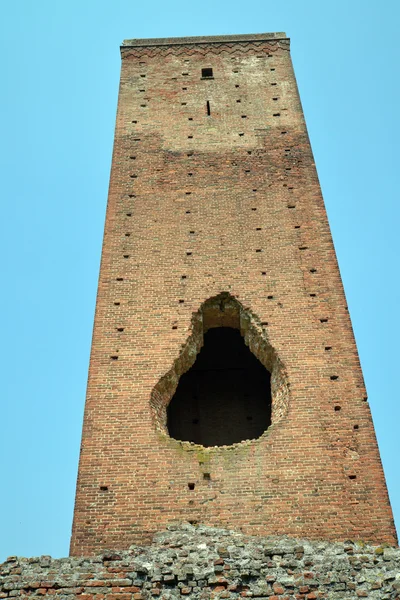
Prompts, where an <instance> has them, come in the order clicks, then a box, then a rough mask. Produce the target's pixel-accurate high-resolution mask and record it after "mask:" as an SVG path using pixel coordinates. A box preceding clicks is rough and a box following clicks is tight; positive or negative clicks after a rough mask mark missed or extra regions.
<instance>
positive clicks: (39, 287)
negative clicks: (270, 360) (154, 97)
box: [0, 0, 400, 560]
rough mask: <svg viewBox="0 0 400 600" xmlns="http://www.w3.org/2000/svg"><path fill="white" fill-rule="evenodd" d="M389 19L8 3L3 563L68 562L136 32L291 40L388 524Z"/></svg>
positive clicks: (394, 8) (288, 5)
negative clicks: (123, 102) (124, 85)
mask: <svg viewBox="0 0 400 600" xmlns="http://www.w3.org/2000/svg"><path fill="white" fill-rule="evenodd" d="M399 14H400V4H399V2H398V1H395V0H393V1H390V0H386V1H383V2H376V1H373V2H372V0H335V1H332V0H326V1H324V2H321V0H302V1H301V2H300V0H285V2H280V1H278V0H275V1H273V2H270V1H269V0H249V1H248V2H245V3H240V2H237V0H230V1H229V2H228V1H227V0H219V1H218V2H216V1H215V0H213V1H210V0H202V1H201V2H198V1H196V0H192V1H191V2H187V1H186V2H183V1H179V0H170V2H165V1H163V2H161V1H160V0H153V2H145V1H141V2H139V1H136V2H133V1H131V2H129V1H127V0H113V1H112V2H111V1H109V2H106V1H105V0H68V2H67V1H66V0H58V1H57V2H54V1H53V2H50V1H49V0H36V1H33V0H21V1H20V2H7V3H5V4H4V6H3V8H2V18H1V24H0V28H1V36H0V37H1V39H0V43H1V60H2V69H1V82H2V86H1V87H2V91H1V94H0V104H1V117H2V132H1V137H0V140H1V142H0V143H1V162H0V165H1V169H2V176H1V184H2V185H1V188H2V189H1V191H2V211H1V219H0V227H1V230H2V231H1V235H0V244H1V245H2V248H1V256H2V258H3V260H2V293H1V304H2V308H1V314H2V317H3V326H2V327H3V336H2V337H3V341H2V344H1V363H0V364H1V367H2V372H3V373H2V385H1V391H2V397H3V401H2V403H1V406H2V411H1V414H2V419H1V425H2V426H1V437H0V443H1V446H2V448H1V458H2V460H1V474H2V485H1V493H0V560H2V559H4V558H5V557H6V556H7V555H10V554H18V555H25V556H32V555H39V554H52V555H53V556H55V557H59V556H66V555H67V554H68V545H69V537H70V530H71V521H72V512H73V503H74V494H75V482H76V473H77V464H78V453H79V445H80V436H81V424H82V415H83V408H84V399H85V387H86V378H87V367H88V360H89V351H90V341H91V334H92V324H93V313H94V305H95V297H96V287H97V277H98V268H99V260H100V251H101V242H102V234H103V222H104V214H105V207H106V198H107V188H108V177H109V171H110V161H111V152H112V143H113V129H114V119H115V110H116V102H117V91H118V82H119V69H120V57H119V44H120V42H121V41H122V40H123V39H124V38H133V37H169V36H184V35H185V36H186V35H202V34H204V35H217V34H234V33H255V32H263V31H286V32H287V34H288V35H289V36H290V37H291V39H292V57H293V62H294V66H295V70H296V75H297V79H298V84H299V89H300V94H301V98H302V101H303V105H304V111H305V114H306V119H307V123H308V128H309V133H310V137H311V142H312V146H313V150H314V153H315V158H316V163H317V167H318V172H319V176H320V179H321V184H322V189H323V193H324V197H325V202H326V205H327V209H328V215H329V219H330V223H331V227H332V232H333V238H334V242H335V246H336V250H337V253H338V258H339V264H340V268H341V273H342V277H343V280H344V285H345V290H346V294H347V298H348V304H349V307H350V314H351V317H352V321H353V326H354V330H355V335H356V339H357V343H358V348H359V352H360V356H361V362H362V366H363V370H364V375H365V379H366V383H367V388H368V392H369V398H370V405H371V409H372V413H373V417H374V422H375V427H376V432H377V436H378V441H379V446H380V450H381V454H382V461H383V465H384V469H385V473H386V477H387V482H388V486H389V492H390V496H391V501H392V506H393V509H394V513H395V518H396V519H397V526H398V527H399V525H400V484H399V460H400V451H399V450H400V448H399V446H400V445H399V438H400V435H399V421H400V408H399V401H398V393H399V392H398V390H399V380H398V377H399V365H398V356H399V346H400V331H399V329H400V328H399V312H400V311H399V296H400V288H399V285H400V284H399V250H398V246H399V225H400V208H399V206H400V203H399V188H400V181H399V178H400V168H399V164H398V161H399V147H398V144H399V140H400V125H399V106H400V101H399V77H398V74H399V64H400V50H399V48H400V46H399V37H398V32H399V26H400V18H399ZM310 426H312V424H310Z"/></svg>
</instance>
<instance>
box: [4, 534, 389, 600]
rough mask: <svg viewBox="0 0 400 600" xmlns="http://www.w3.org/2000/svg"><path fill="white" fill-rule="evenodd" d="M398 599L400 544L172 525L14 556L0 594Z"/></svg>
mask: <svg viewBox="0 0 400 600" xmlns="http://www.w3.org/2000/svg"><path fill="white" fill-rule="evenodd" d="M47 597H49V598H50V597H52V598H53V599H54V600H72V599H73V598H80V599H81V600H147V599H153V598H159V599H160V600H170V599H171V600H172V599H174V598H181V597H186V598H193V599H204V600H206V599H207V600H209V599H211V598H230V599H234V598H269V600H292V599H294V600H316V599H320V598H326V599H329V600H333V599H335V600H347V599H350V598H370V599H376V600H384V599H400V549H399V548H394V547H388V546H369V545H365V544H363V543H361V542H352V541H349V542H344V543H332V542H326V541H323V542H318V541H308V540H304V539H292V538H287V537H271V536H269V537H264V538H260V537H250V536H244V535H242V534H240V533H235V532H232V531H227V530H223V529H215V528H209V527H204V526H198V527H194V526H191V525H180V526H171V527H170V528H169V529H168V530H167V531H164V532H162V533H159V534H157V535H156V536H155V537H154V540H153V542H152V544H151V545H150V546H132V547H131V549H130V550H128V551H122V552H114V551H104V552H103V553H102V554H100V555H98V556H94V557H71V558H61V559H52V558H51V557H50V556H41V557H38V558H19V557H15V556H12V557H10V558H8V559H7V561H6V562H5V563H3V564H2V565H0V599H2V598H47Z"/></svg>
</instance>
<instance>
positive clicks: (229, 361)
mask: <svg viewBox="0 0 400 600" xmlns="http://www.w3.org/2000/svg"><path fill="white" fill-rule="evenodd" d="M270 379H271V376H270V373H269V372H268V371H267V369H266V368H265V367H264V366H263V365H262V364H261V363H260V361H259V360H258V359H257V358H256V357H255V356H254V354H253V353H252V352H251V351H250V350H249V348H248V347H247V346H246V345H245V343H244V340H243V338H242V336H241V335H240V331H239V330H237V329H233V328H232V327H217V328H213V329H209V330H208V331H207V333H206V334H205V335H204V346H203V348H202V349H201V350H200V352H199V354H198V355H197V358H196V361H195V363H194V365H193V366H192V367H191V368H190V369H189V371H187V372H186V373H184V374H183V375H182V377H181V378H180V380H179V383H178V387H177V389H176V392H175V394H174V396H173V398H172V400H171V402H170V404H169V406H168V410H167V427H168V431H169V434H170V436H171V437H173V438H175V439H177V440H183V441H188V442H194V443H195V444H201V445H202V446H227V445H231V444H234V443H236V442H241V441H242V440H247V439H254V438H258V437H260V435H262V434H263V433H264V431H265V430H266V429H267V428H268V427H269V425H270V424H271V383H270Z"/></svg>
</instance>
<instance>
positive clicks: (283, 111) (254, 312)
mask: <svg viewBox="0 0 400 600" xmlns="http://www.w3.org/2000/svg"><path fill="white" fill-rule="evenodd" d="M270 38H271V39H269V38H268V36H265V37H264V39H263V38H262V37H261V38H260V37H258V38H257V39H255V41H249V39H243V40H240V37H239V38H237V39H236V40H234V41H232V40H229V39H225V40H221V39H219V40H216V41H213V40H212V39H211V40H210V39H208V40H207V39H202V41H201V42H199V41H197V42H196V40H195V42H196V43H191V41H190V40H181V41H180V42H178V43H171V44H169V45H168V43H166V42H165V41H159V42H147V45H146V42H135V41H134V40H133V41H130V42H129V43H128V44H127V45H126V46H124V47H123V48H122V72H121V86H120V94H119V103H118V114H117V122H116V130H115V144H114V154H113V162H112V170H111V181H110V191H109V201H108V209H107V217H106V225H105V233H104V246H103V254H102V263H101V272H100V280H99V288H98V298H97V309H96V317H95V325H94V334H93V345H92V354H91V362H90V372H89V383H88V392H87V400H86V408H85V419H84V427H83V438H82V449H81V457H80V466H79V477H78V485H77V496H76V507H75V518H74V525H73V536H72V544H71V553H72V554H73V555H77V554H88V555H89V554H94V553H96V552H99V551H100V550H101V549H103V548H105V547H112V548H116V549H126V548H128V547H129V546H130V545H131V544H132V543H145V542H146V541H149V540H150V538H151V536H152V534H153V533H154V532H156V531H159V530H162V529H163V528H164V527H165V526H166V525H167V524H168V523H171V522H173V521H175V520H178V521H190V522H199V523H204V524H207V525H217V526H222V527H228V528H234V529H236V530H241V531H243V532H244V533H246V534H261V535H265V534H276V535H290V536H297V537H308V538H309V539H319V538H324V539H328V540H345V539H348V538H350V539H363V540H366V541H371V542H375V543H381V542H388V543H391V544H393V543H395V541H396V537H395V530H394V524H393V520H392V514H391V509H390V504H389V500H388V496H387V491H386V486H385V480H384V475H383V471H382V467H381V463H380V458H379V452H378V448H377V444H376V440H375V435H374V429H373V424H372V421H371V415H370V410H369V407H368V403H367V401H366V392H365V389H364V383H363V378H362V374H361V370H360V365H359V360H358V355H357V350H356V346H355V341H354V337H353V332H352V327H351V322H350V318H349V315H348V311H347V306H346V300H345V296H344V293H343V289H342V283H341V279H340V274H339V270H338V267H337V262H336V257H335V252H334V248H333V244H332V239H331V235H330V230H329V225H328V221H327V217H326V213H325V208H324V204H323V200H322V197H321V191H320V187H319V183H318V177H317V173H316V169H315V166H314V162H313V155H312V151H311V147H310V144H309V140H308V136H307V131H306V126H305V122H304V118H303V113H302V108H301V104H300V100H299V96H298V92H297V87H296V82H295V78H294V74H293V70H292V64H291V59H290V53H289V41H288V40H287V39H284V38H283V36H280V39H278V38H279V35H278V36H275V38H274V36H270ZM192 41H193V40H192ZM202 68H213V73H214V79H202V78H201V69H202ZM207 101H208V102H209V103H210V112H211V114H210V115H208V114H207ZM221 294H222V295H221ZM212 298H217V300H218V302H220V301H221V298H222V299H223V301H224V302H226V303H227V306H229V307H231V308H232V315H233V313H235V314H236V315H237V321H238V322H237V327H239V328H240V329H241V332H242V334H243V335H244V337H245V339H246V343H248V345H249V347H250V349H251V350H252V351H253V352H254V354H256V355H257V357H258V358H259V359H260V360H261V361H262V362H263V363H264V365H265V366H266V367H267V368H268V369H269V370H270V371H271V372H272V387H273V390H272V395H273V398H272V425H271V426H270V427H269V429H268V430H267V431H266V432H265V433H264V434H263V435H262V436H261V437H260V438H258V439H257V440H250V441H249V440H247V441H243V442H241V443H238V444H235V445H233V446H230V447H215V448H207V449H204V448H203V447H201V446H195V445H194V444H190V443H189V442H186V443H180V442H178V441H176V440H173V439H171V438H170V437H169V436H168V432H167V431H166V427H165V414H166V405H167V404H168V402H169V400H170V399H171V397H172V395H173V393H174V390H175V387H176V383H177V379H178V378H179V376H180V375H181V374H182V373H183V372H184V371H185V370H187V369H188V368H189V367H190V366H191V365H192V364H193V361H194V359H195V355H196V353H197V352H198V351H199V349H200V348H201V344H202V335H203V329H202V327H203V325H202V323H203V317H204V311H206V310H209V309H208V308H207V307H208V304H207V301H209V303H210V302H211V305H212V303H213V301H212V300H211V301H210V299H212ZM231 308H229V310H231ZM203 309H204V310H203ZM213 310H214V308H213V306H211V309H210V311H211V313H212V311H213ZM235 311H236V312H235ZM228 312H229V311H228ZM211 313H210V314H211ZM213 315H214V316H213ZM221 315H222V313H221ZM210 318H212V319H215V322H218V319H219V317H218V316H215V314H214V313H212V315H211V317H210ZM221 318H222V317H221ZM224 318H225V317H224ZM235 318H236V317H235ZM232 319H234V317H233V316H232ZM205 472H207V473H208V474H210V477H209V478H208V479H205V478H204V473H205ZM189 482H192V483H194V484H195V487H194V489H189V487H188V483H189ZM310 593H313V592H310ZM311 597H312V596H311Z"/></svg>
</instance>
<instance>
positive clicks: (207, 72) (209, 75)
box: [201, 68, 214, 79]
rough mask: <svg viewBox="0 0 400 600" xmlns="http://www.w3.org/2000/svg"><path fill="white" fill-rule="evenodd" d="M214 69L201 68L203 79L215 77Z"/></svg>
mask: <svg viewBox="0 0 400 600" xmlns="http://www.w3.org/2000/svg"><path fill="white" fill-rule="evenodd" d="M213 77H214V76H213V70H212V69H210V68H206V69H202V70H201V78H202V79H213Z"/></svg>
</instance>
